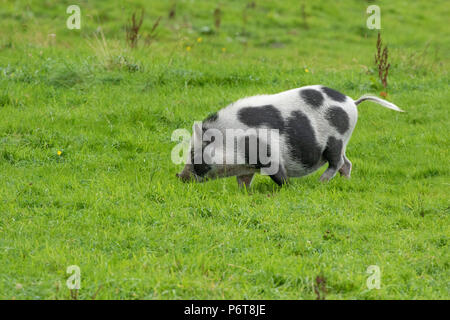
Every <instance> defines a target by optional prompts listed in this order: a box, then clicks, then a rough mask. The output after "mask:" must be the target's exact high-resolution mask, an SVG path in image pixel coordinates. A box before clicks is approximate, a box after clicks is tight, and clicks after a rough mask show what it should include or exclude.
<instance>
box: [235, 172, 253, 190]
mask: <svg viewBox="0 0 450 320" xmlns="http://www.w3.org/2000/svg"><path fill="white" fill-rule="evenodd" d="M254 175H255V174H254V173H252V174H246V175H243V176H237V177H236V178H237V182H238V185H239V188H242V187H244V186H245V188H246V189H250V186H251V184H252V181H253V176H254Z"/></svg>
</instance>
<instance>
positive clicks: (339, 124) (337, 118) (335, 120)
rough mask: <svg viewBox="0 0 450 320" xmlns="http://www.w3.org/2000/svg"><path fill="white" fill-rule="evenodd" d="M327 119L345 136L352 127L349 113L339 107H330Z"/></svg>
mask: <svg viewBox="0 0 450 320" xmlns="http://www.w3.org/2000/svg"><path fill="white" fill-rule="evenodd" d="M325 118H326V119H327V120H328V122H329V123H330V124H331V125H332V126H333V127H335V128H336V129H337V131H338V132H339V133H340V134H344V133H345V132H346V131H347V130H348V128H349V126H350V124H349V118H348V114H347V112H345V111H344V109H342V108H340V107H337V106H332V107H330V108H329V109H328V110H327V113H326V114H325Z"/></svg>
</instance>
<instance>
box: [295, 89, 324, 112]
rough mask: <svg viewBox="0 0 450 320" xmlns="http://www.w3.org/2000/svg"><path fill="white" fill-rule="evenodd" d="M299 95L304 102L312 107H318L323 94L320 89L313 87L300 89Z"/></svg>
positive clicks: (321, 102)
mask: <svg viewBox="0 0 450 320" xmlns="http://www.w3.org/2000/svg"><path fill="white" fill-rule="evenodd" d="M300 96H301V97H302V99H303V100H305V102H306V103H308V104H309V105H310V106H312V107H314V108H319V107H320V106H322V104H323V95H322V93H321V92H320V91H317V90H314V89H304V90H300Z"/></svg>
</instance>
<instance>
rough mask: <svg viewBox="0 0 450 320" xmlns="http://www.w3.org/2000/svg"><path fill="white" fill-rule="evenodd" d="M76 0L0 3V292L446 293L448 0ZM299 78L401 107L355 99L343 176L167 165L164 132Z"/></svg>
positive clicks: (116, 295)
mask: <svg viewBox="0 0 450 320" xmlns="http://www.w3.org/2000/svg"><path fill="white" fill-rule="evenodd" d="M76 2H77V3H76V4H78V5H79V7H80V9H81V29H80V30H76V29H74V30H70V29H68V28H67V27H66V20H67V18H68V17H69V14H67V13H66V8H67V7H68V6H69V5H71V4H75V3H73V1H58V2H57V3H56V2H54V1H50V0H41V1H30V0H17V1H10V0H0V21H1V22H0V29H1V30H0V298H1V299H316V298H318V297H319V296H320V298H325V299H449V298H450V294H449V293H450V285H449V279H450V270H449V263H450V259H449V258H450V257H449V253H450V251H449V235H450V225H449V211H450V203H449V191H450V190H449V186H450V179H449V177H450V172H449V160H450V155H449V147H450V141H449V111H450V106H449V101H450V95H449V90H448V85H449V77H448V63H449V52H450V32H449V29H448V16H449V15H450V6H449V5H448V2H447V1H445V0H427V1H425V0H422V1H408V2H406V1H397V0H396V1H357V0H345V1H324V0H320V1H319V0H316V1H297V0H295V1H294V0H289V1H277V2H275V1H268V0H255V1H237V0H232V1H220V2H218V1H206V0H204V1H203V0H202V1H201V0H196V1H193V0H185V1H143V0H139V1H138V0H136V1H86V0H79V1H76ZM371 4H376V5H379V6H380V8H381V28H382V29H381V30H379V31H380V33H381V36H382V39H383V43H384V44H385V45H387V46H388V48H389V62H390V63H391V66H390V69H389V75H388V86H387V88H384V87H383V86H382V84H381V82H380V81H379V79H378V74H377V70H376V66H375V63H374V54H375V52H376V41H377V34H378V30H369V29H368V28H367V27H366V20H367V18H368V16H369V15H368V14H367V13H366V8H367V7H368V6H369V5H371ZM141 9H145V13H144V19H143V24H142V27H141V29H140V31H139V39H138V42H137V46H136V47H135V48H131V47H130V45H129V43H127V40H126V26H127V25H128V24H129V23H130V19H131V16H132V14H133V13H136V14H137V16H139V15H140V13H141ZM158 17H161V19H160V20H158ZM311 84H323V85H326V86H328V87H331V88H334V89H336V90H339V91H341V92H343V93H345V94H347V95H349V96H351V97H352V98H354V99H357V98H359V97H360V96H361V95H363V94H366V93H373V94H376V95H380V93H383V94H384V93H386V94H387V96H386V99H387V100H389V101H392V102H393V103H395V104H396V105H398V106H399V107H400V108H402V109H403V110H405V111H406V112H405V113H397V112H394V111H391V110H388V109H385V108H382V107H379V106H377V105H375V104H373V103H370V102H365V103H363V104H361V105H359V107H358V109H359V119H358V124H357V126H356V129H355V132H354V133H353V137H352V139H351V141H350V143H349V145H348V148H347V156H348V158H349V159H350V160H351V161H352V162H353V172H352V178H351V179H349V180H346V179H343V178H341V177H336V178H334V179H333V180H332V181H330V182H329V183H326V184H324V183H319V181H318V179H319V177H320V175H321V173H322V172H323V170H324V169H325V168H322V169H321V170H320V171H318V172H316V173H314V174H312V175H310V176H307V177H304V178H301V179H294V180H292V181H291V184H290V185H289V186H288V187H285V188H279V187H278V186H276V185H275V184H274V183H273V182H272V181H271V180H270V178H268V177H265V176H258V177H257V178H256V180H255V181H254V183H253V186H252V188H251V189H250V190H240V189H238V187H237V183H236V179H235V178H228V179H220V180H215V181H211V182H207V183H203V184H195V183H188V184H184V183H181V182H180V181H178V179H177V178H176V177H175V173H176V172H178V171H179V170H180V169H181V165H176V164H173V163H172V161H171V150H172V148H173V147H174V146H175V145H176V144H177V142H174V141H171V134H172V132H173V131H174V130H175V129H178V128H186V129H189V130H190V129H191V126H192V123H193V122H194V121H197V120H202V119H204V118H205V117H206V116H207V115H208V114H210V113H212V112H214V111H217V110H219V109H220V108H222V107H224V106H226V105H227V104H229V103H231V102H233V101H235V100H237V99H239V98H242V97H245V96H250V95H256V94H264V93H277V92H280V91H284V90H288V89H292V88H296V87H300V86H304V85H311ZM71 265H77V266H79V268H80V270H81V288H80V289H79V290H70V289H68V287H67V286H66V280H67V279H68V277H69V276H70V274H68V273H67V272H66V270H67V267H68V266H71ZM371 265H375V266H378V267H379V269H380V276H381V278H380V281H381V283H380V288H379V289H369V288H368V286H367V284H366V281H367V279H368V278H369V276H370V274H368V273H367V268H368V267H369V266H371Z"/></svg>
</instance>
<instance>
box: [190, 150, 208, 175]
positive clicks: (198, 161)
mask: <svg viewBox="0 0 450 320" xmlns="http://www.w3.org/2000/svg"><path fill="white" fill-rule="evenodd" d="M203 151H204V148H202V150H200V149H199V150H198V152H194V149H191V164H192V167H193V169H194V173H195V174H196V175H198V176H200V177H203V176H204V175H205V174H207V173H208V171H209V170H211V166H210V165H208V164H207V163H205V161H204V159H203Z"/></svg>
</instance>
